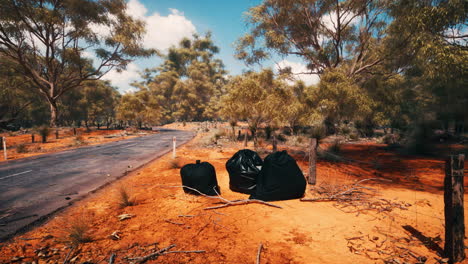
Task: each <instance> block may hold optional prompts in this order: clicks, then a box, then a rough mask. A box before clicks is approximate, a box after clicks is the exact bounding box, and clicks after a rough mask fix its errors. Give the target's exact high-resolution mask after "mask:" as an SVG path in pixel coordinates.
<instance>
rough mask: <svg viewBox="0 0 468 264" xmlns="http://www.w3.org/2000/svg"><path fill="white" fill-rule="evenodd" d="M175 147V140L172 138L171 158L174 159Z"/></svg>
mask: <svg viewBox="0 0 468 264" xmlns="http://www.w3.org/2000/svg"><path fill="white" fill-rule="evenodd" d="M176 147H177V138H176V137H172V158H173V159H175V158H176Z"/></svg>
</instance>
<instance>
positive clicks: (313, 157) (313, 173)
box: [307, 138, 317, 185]
mask: <svg viewBox="0 0 468 264" xmlns="http://www.w3.org/2000/svg"><path fill="white" fill-rule="evenodd" d="M316 164H317V139H316V138H311V139H310V147H309V177H308V178H307V182H308V183H309V184H310V185H315V184H316V183H317V166H316Z"/></svg>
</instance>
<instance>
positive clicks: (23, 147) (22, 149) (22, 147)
mask: <svg viewBox="0 0 468 264" xmlns="http://www.w3.org/2000/svg"><path fill="white" fill-rule="evenodd" d="M16 152H18V153H27V152H28V148H27V147H26V144H19V145H18V146H16Z"/></svg>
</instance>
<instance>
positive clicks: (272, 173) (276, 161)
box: [250, 151, 307, 201]
mask: <svg viewBox="0 0 468 264" xmlns="http://www.w3.org/2000/svg"><path fill="white" fill-rule="evenodd" d="M306 184H307V183H306V180H305V178H304V175H303V174H302V171H301V169H300V168H299V166H297V163H296V161H295V160H294V158H293V157H291V156H289V154H288V153H287V152H286V151H281V152H275V153H273V154H270V155H268V156H267V157H266V158H265V160H264V161H263V166H262V170H261V171H260V174H259V175H258V179H257V188H256V191H255V193H254V194H252V195H251V196H250V199H258V200H263V201H278V200H289V199H297V198H301V197H303V196H304V192H305V189H306Z"/></svg>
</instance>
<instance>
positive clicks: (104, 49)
mask: <svg viewBox="0 0 468 264" xmlns="http://www.w3.org/2000/svg"><path fill="white" fill-rule="evenodd" d="M125 10H126V2H125V1H124V0H115V1H92V0H74V1H64V0H55V1H50V0H46V1H35V0H25V1H0V11H1V12H0V54H1V55H2V56H3V57H5V58H8V59H9V60H10V61H11V62H13V63H15V64H16V65H17V66H16V67H14V70H16V71H17V72H18V73H19V74H21V75H22V76H24V77H25V80H26V81H28V82H29V83H30V85H28V86H27V88H28V91H29V92H34V93H36V94H38V95H40V96H42V97H43V98H44V99H45V102H47V104H48V106H49V108H50V125H51V126H56V125H57V120H58V101H59V99H60V98H61V97H62V96H63V95H64V94H66V93H68V92H69V91H71V90H73V89H76V88H79V87H83V85H82V84H83V82H84V81H86V80H97V79H99V78H101V77H102V76H103V75H104V74H105V73H107V72H108V71H109V70H111V69H112V68H116V69H118V70H121V69H124V68H125V66H126V65H127V64H128V63H129V62H130V60H131V59H132V58H133V57H136V56H147V55H149V54H151V53H152V51H151V50H145V49H143V48H142V47H141V45H140V40H141V38H142V36H143V35H142V34H143V33H144V25H143V23H142V22H141V21H138V20H134V19H133V18H131V17H130V16H129V15H127V14H126V12H125ZM93 48H94V52H95V55H96V58H95V61H94V64H93V62H92V60H91V59H89V57H87V55H86V53H87V52H91V49H93Z"/></svg>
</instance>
